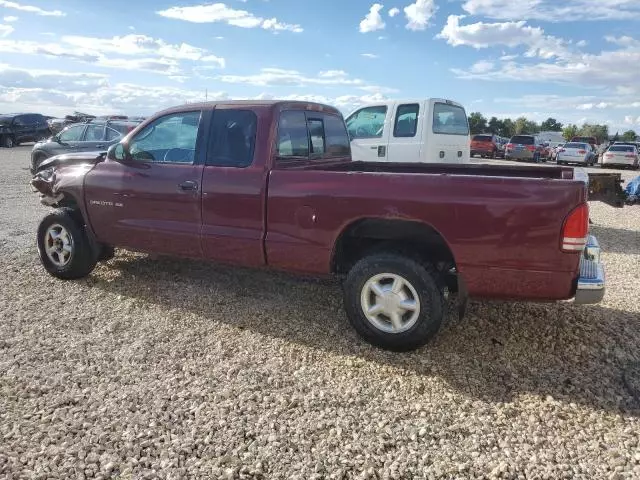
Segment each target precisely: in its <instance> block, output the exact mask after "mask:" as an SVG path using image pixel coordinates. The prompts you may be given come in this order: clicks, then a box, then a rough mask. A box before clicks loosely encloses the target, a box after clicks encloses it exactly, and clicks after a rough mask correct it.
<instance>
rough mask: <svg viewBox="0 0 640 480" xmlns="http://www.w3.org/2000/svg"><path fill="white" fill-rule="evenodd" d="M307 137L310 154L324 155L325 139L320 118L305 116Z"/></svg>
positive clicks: (314, 155) (313, 155)
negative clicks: (307, 130)
mask: <svg viewBox="0 0 640 480" xmlns="http://www.w3.org/2000/svg"><path fill="white" fill-rule="evenodd" d="M307 126H308V128H309V137H310V138H311V152H310V153H311V156H312V157H324V152H325V145H326V142H325V139H324V122H323V121H322V119H320V118H307Z"/></svg>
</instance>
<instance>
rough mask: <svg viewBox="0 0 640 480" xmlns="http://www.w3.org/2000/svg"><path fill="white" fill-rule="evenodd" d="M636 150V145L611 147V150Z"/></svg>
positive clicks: (626, 151)
mask: <svg viewBox="0 0 640 480" xmlns="http://www.w3.org/2000/svg"><path fill="white" fill-rule="evenodd" d="M635 150H636V147H632V146H631V145H629V146H628V147H627V146H622V145H617V146H613V147H609V151H610V152H624V153H634V152H635Z"/></svg>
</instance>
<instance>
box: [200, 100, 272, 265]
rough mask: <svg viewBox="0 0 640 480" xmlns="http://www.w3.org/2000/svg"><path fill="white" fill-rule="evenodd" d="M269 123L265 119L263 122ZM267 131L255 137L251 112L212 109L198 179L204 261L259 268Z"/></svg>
mask: <svg viewBox="0 0 640 480" xmlns="http://www.w3.org/2000/svg"><path fill="white" fill-rule="evenodd" d="M263 121H264V122H267V121H269V120H268V118H265V119H264V120H263ZM256 137H257V142H258V145H265V146H266V145H268V144H269V141H268V129H262V130H261V131H260V134H259V135H258V117H257V115H256V113H255V112H254V111H252V110H242V109H238V108H224V107H220V106H219V107H217V108H216V109H215V110H214V111H213V117H212V121H211V127H210V134H209V136H208V138H209V145H208V148H207V156H206V160H205V167H204V172H203V175H202V237H201V238H202V240H201V241H202V251H203V255H204V257H205V258H207V259H210V260H214V261H218V262H226V263H233V264H238V265H244V266H260V265H263V264H264V249H263V239H264V198H265V189H266V184H267V171H266V170H265V168H264V165H265V163H266V162H255V163H257V164H258V165H254V157H258V156H265V155H269V149H268V148H263V149H262V150H261V151H257V152H256Z"/></svg>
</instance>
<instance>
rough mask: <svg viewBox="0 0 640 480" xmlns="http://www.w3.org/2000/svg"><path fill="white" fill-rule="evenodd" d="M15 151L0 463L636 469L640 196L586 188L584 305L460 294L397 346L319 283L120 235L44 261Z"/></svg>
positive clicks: (315, 471) (0, 473)
mask: <svg viewBox="0 0 640 480" xmlns="http://www.w3.org/2000/svg"><path fill="white" fill-rule="evenodd" d="M27 158H28V149H27V148H23V147H21V148H18V149H14V150H12V151H7V150H0V169H2V175H1V176H0V187H1V189H2V198H0V212H1V213H0V254H1V255H2V256H1V258H2V267H3V268H2V271H3V273H4V276H3V282H2V284H1V286H0V315H1V316H0V477H1V478H8V479H11V478H29V479H30V478H42V479H45V478H60V479H71V478H79V479H81V478H99V479H106V478H122V479H129V478H136V479H138V478H166V479H178V478H228V479H234V478H246V479H248V478H255V479H258V478H265V479H266V478H277V479H285V478H286V479H289V478H292V479H325V478H326V479H338V478H358V479H387V478H393V479H408V478H510V479H515V478H523V479H524V478H526V479H533V478H538V479H543V478H548V479H557V478H567V479H574V478H584V479H595V478H604V479H623V478H630V479H631V478H640V444H639V436H640V404H639V403H638V400H637V399H634V397H633V396H632V394H631V393H630V391H629V389H628V388H626V387H625V383H624V381H623V374H624V372H625V369H627V367H629V366H632V365H633V363H634V362H638V361H640V349H639V346H640V302H639V299H640V282H639V280H638V276H639V274H640V233H639V231H640V206H633V207H627V208H624V209H621V210H616V209H613V208H611V207H608V206H605V205H601V204H594V205H592V218H593V220H594V222H595V225H594V227H593V230H594V232H595V233H596V234H597V235H598V237H599V239H600V240H601V243H602V245H603V247H604V248H605V249H606V253H605V254H604V261H605V262H606V264H607V268H608V282H609V290H608V293H607V296H606V298H605V302H604V303H603V304H602V305H599V306H591V307H575V306H571V305H566V304H563V305H559V304H552V305H531V304H520V303H502V304H501V303H473V304H472V305H471V307H470V310H469V314H468V316H467V318H465V319H464V320H463V321H462V322H459V321H458V320H457V319H454V318H450V319H449V322H448V324H447V326H446V327H445V328H444V329H443V331H442V332H441V333H440V335H439V336H438V337H437V339H436V340H435V341H434V342H432V343H430V344H429V345H428V346H427V347H425V348H423V349H421V350H419V351H417V352H413V353H410V354H395V353H388V352H383V351H380V350H376V349H374V348H372V347H370V346H368V345H367V344H365V343H363V342H362V341H361V340H360V339H359V338H358V337H357V336H356V335H355V333H354V332H353V331H352V330H351V329H350V328H349V326H348V324H347V321H346V318H345V316H344V314H343V312H342V305H341V298H340V294H339V290H338V288H337V287H336V285H333V284H331V283H326V282H315V281H301V280H297V279H293V278H289V277H286V276H279V275H272V274H269V273H264V272H251V271H247V270H230V269H227V268H223V267H216V266H211V265H206V264H200V263H198V262H193V261H176V260H166V259H161V260H151V259H149V258H147V257H146V256H143V255H137V254H130V253H119V254H118V255H117V257H116V258H115V259H114V260H112V261H110V262H109V263H107V264H105V265H102V266H100V267H98V268H97V269H96V271H95V272H94V274H92V275H91V277H90V278H88V279H85V280H82V281H77V282H68V283H63V282H60V281H57V280H54V279H52V278H50V277H49V276H47V275H45V273H44V272H43V270H42V268H41V267H40V265H39V263H38V260H37V257H36V250H35V247H34V238H33V235H34V232H35V226H36V225H37V223H38V220H39V217H40V216H41V215H42V214H43V213H44V212H45V211H46V210H45V209H44V208H43V207H38V206H37V198H36V196H35V195H34V194H31V193H29V189H28V188H27V187H26V186H25V183H26V181H27V180H28V178H29V176H28V173H27V172H26V171H24V170H22V167H26V165H27ZM624 175H625V177H626V178H627V179H629V178H631V177H632V176H634V175H635V174H634V173H632V172H625V174H624ZM7 192H8V193H7ZM16 229H19V231H18V232H17V233H16ZM21 232H22V233H21ZM25 232H26V233H25ZM637 375H638V369H635V373H634V371H633V370H632V369H629V370H627V378H626V380H627V384H628V385H633V384H634V382H635V385H637V384H638V382H637Z"/></svg>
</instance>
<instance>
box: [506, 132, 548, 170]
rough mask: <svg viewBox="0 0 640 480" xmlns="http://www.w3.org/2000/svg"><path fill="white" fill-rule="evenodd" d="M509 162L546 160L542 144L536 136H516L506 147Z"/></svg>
mask: <svg viewBox="0 0 640 480" xmlns="http://www.w3.org/2000/svg"><path fill="white" fill-rule="evenodd" d="M505 158H506V159H507V160H532V161H534V162H536V163H538V162H541V161H543V160H544V157H543V147H542V143H541V142H540V140H539V139H538V137H536V136H535V135H514V136H513V137H511V140H509V143H507V146H506V147H505Z"/></svg>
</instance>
